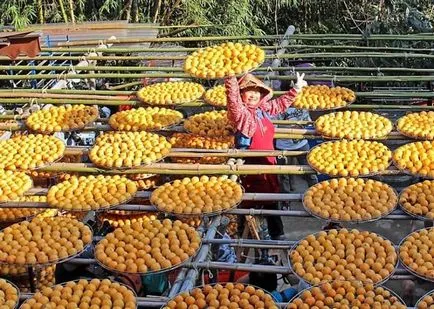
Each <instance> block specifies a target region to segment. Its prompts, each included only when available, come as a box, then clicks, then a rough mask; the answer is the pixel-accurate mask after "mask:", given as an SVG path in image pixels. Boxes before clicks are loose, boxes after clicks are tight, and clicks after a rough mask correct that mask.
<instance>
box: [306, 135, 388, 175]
mask: <svg viewBox="0 0 434 309" xmlns="http://www.w3.org/2000/svg"><path fill="white" fill-rule="evenodd" d="M391 158H392V152H391V151H390V150H389V148H387V147H386V146H384V145H383V144H381V143H379V142H373V141H364V140H352V141H347V140H342V141H336V142H326V143H322V144H320V145H319V146H316V147H315V148H313V149H312V150H311V151H310V152H309V154H308V156H307V160H308V162H309V165H310V166H312V168H314V169H315V170H317V171H318V172H320V173H323V174H327V175H330V176H342V177H347V176H352V177H357V176H367V175H370V174H374V173H378V172H380V171H384V170H386V169H387V167H388V166H389V161H390V159H391Z"/></svg>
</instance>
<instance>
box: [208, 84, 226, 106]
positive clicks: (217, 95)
mask: <svg viewBox="0 0 434 309" xmlns="http://www.w3.org/2000/svg"><path fill="white" fill-rule="evenodd" d="M204 101H205V102H206V103H208V104H210V105H212V106H217V107H225V106H226V104H227V103H228V102H227V97H226V87H225V86H224V85H219V86H215V87H214V88H211V89H208V90H207V91H206V92H205V97H204Z"/></svg>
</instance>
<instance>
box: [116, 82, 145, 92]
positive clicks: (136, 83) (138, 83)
mask: <svg viewBox="0 0 434 309" xmlns="http://www.w3.org/2000/svg"><path fill="white" fill-rule="evenodd" d="M142 84H143V83H142V82H131V83H127V84H122V85H118V86H113V87H111V88H110V89H111V90H118V89H127V88H130V87H134V86H137V85H142Z"/></svg>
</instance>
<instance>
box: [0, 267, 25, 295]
mask: <svg viewBox="0 0 434 309" xmlns="http://www.w3.org/2000/svg"><path fill="white" fill-rule="evenodd" d="M26 272H27V268H26V267H24V266H15V265H8V264H1V265H0V275H1V276H6V277H8V276H9V277H18V276H22V275H24V274H26ZM14 279H15V278H14ZM20 290H21V289H20Z"/></svg>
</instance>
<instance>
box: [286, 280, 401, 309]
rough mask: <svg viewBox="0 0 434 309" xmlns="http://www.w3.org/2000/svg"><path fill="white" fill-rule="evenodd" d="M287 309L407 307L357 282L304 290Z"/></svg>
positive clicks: (383, 290) (382, 290) (385, 291)
mask: <svg viewBox="0 0 434 309" xmlns="http://www.w3.org/2000/svg"><path fill="white" fill-rule="evenodd" d="M286 308H287V309H297V308H321V309H322V308H395V309H405V308H407V306H406V305H405V304H404V303H403V302H402V301H401V300H400V299H399V297H397V296H396V295H395V294H394V293H393V292H391V291H389V290H388V289H386V288H384V287H381V286H379V287H375V286H374V285H373V284H369V283H368V284H363V283H361V282H357V281H339V280H338V281H333V282H325V283H322V284H320V285H319V286H316V287H312V288H310V289H309V290H304V291H303V292H302V293H301V294H300V295H299V296H298V297H296V298H294V299H292V300H291V302H290V303H289V304H288V306H287V307H286Z"/></svg>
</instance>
